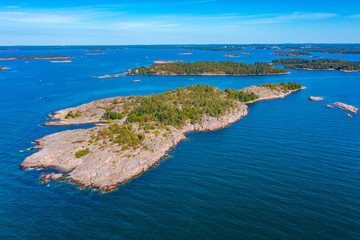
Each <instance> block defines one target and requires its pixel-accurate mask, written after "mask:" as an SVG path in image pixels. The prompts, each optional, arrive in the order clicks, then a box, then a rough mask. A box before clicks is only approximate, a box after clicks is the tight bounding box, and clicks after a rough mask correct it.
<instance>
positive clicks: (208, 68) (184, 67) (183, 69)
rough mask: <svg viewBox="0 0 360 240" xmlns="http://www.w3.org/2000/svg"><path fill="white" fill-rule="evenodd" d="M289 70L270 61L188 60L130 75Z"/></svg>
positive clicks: (219, 73) (245, 72)
mask: <svg viewBox="0 0 360 240" xmlns="http://www.w3.org/2000/svg"><path fill="white" fill-rule="evenodd" d="M286 73H289V72H288V71H286V70H284V69H281V68H274V67H273V66H271V65H270V64H268V63H255V64H246V63H239V62H193V63H191V62H187V63H169V64H160V65H152V66H149V67H144V66H142V67H140V68H134V69H131V70H130V71H129V72H128V73H126V74H128V75H209V76H210V75H238V76H249V75H271V74H286Z"/></svg>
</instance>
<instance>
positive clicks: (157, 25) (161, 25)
mask: <svg viewBox="0 0 360 240" xmlns="http://www.w3.org/2000/svg"><path fill="white" fill-rule="evenodd" d="M178 25H179V24H174V23H170V24H165V23H158V22H149V21H143V22H119V23H116V24H115V26H116V28H118V29H136V28H169V27H175V26H178Z"/></svg>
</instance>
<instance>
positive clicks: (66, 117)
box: [65, 110, 82, 119]
mask: <svg viewBox="0 0 360 240" xmlns="http://www.w3.org/2000/svg"><path fill="white" fill-rule="evenodd" d="M81 114H82V112H80V111H79V110H77V111H76V112H75V113H73V111H69V112H68V114H66V116H65V119H69V118H77V117H81Z"/></svg>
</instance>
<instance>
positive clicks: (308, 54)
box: [272, 51, 311, 56]
mask: <svg viewBox="0 0 360 240" xmlns="http://www.w3.org/2000/svg"><path fill="white" fill-rule="evenodd" d="M272 55H276V56H310V55H311V54H310V53H306V52H295V51H294V52H273V53H272Z"/></svg>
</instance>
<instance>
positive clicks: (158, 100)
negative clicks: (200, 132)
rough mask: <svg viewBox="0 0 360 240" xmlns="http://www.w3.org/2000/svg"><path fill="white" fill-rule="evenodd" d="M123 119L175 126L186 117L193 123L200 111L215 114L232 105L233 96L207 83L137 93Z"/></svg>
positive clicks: (200, 113) (223, 111)
mask: <svg viewBox="0 0 360 240" xmlns="http://www.w3.org/2000/svg"><path fill="white" fill-rule="evenodd" d="M136 102H137V106H136V107H135V108H134V109H133V110H132V111H131V112H130V113H129V116H128V118H127V121H128V122H130V123H132V122H140V123H144V122H152V121H154V122H156V123H158V124H160V125H164V126H166V125H172V126H175V127H179V126H182V125H184V124H185V122H186V121H187V120H190V121H191V123H196V122H198V121H199V120H200V118H201V117H202V116H204V115H208V116H212V117H219V116H221V115H223V114H225V113H226V112H227V111H228V110H229V109H230V108H232V107H234V106H235V102H234V100H233V99H231V98H228V97H227V95H226V94H224V92H223V91H221V90H219V89H217V88H215V87H213V86H210V85H196V86H189V87H185V88H178V89H176V90H172V91H166V92H164V93H160V94H157V95H150V96H138V97H137V100H136Z"/></svg>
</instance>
